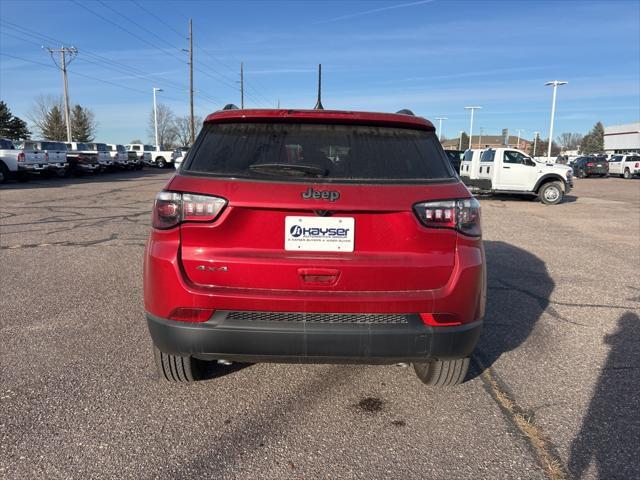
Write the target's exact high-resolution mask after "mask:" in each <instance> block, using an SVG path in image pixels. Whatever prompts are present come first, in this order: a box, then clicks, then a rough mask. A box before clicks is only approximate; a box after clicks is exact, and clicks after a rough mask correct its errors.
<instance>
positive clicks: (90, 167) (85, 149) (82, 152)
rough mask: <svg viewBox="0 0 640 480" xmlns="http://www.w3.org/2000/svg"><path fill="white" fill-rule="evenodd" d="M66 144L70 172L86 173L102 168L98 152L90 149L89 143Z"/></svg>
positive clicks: (74, 173) (76, 173) (95, 171)
mask: <svg viewBox="0 0 640 480" xmlns="http://www.w3.org/2000/svg"><path fill="white" fill-rule="evenodd" d="M65 145H66V146H67V161H68V162H69V173H71V174H73V175H84V174H85V173H98V172H99V171H100V170H101V167H100V163H99V162H98V152H96V151H93V150H90V149H89V146H88V145H87V144H85V143H79V142H69V143H66V144H65Z"/></svg>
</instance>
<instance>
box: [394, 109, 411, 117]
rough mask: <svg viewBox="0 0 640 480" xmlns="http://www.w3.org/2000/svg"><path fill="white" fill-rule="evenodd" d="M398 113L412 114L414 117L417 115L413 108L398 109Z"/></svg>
mask: <svg viewBox="0 0 640 480" xmlns="http://www.w3.org/2000/svg"><path fill="white" fill-rule="evenodd" d="M396 114H398V115H411V116H412V117H415V116H416V115H415V113H413V112H412V111H411V110H409V109H408V108H403V109H402V110H398V111H397V112H396Z"/></svg>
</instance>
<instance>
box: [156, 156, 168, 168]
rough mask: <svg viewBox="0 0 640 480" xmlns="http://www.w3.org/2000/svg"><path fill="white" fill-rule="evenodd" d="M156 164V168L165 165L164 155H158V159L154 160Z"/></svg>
mask: <svg viewBox="0 0 640 480" xmlns="http://www.w3.org/2000/svg"><path fill="white" fill-rule="evenodd" d="M156 165H158V168H165V167H166V166H167V162H166V160H165V159H164V157H158V159H157V160H156Z"/></svg>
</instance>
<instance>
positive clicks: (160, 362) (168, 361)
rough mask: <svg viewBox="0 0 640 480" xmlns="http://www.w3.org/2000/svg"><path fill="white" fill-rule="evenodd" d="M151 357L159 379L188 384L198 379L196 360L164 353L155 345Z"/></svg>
mask: <svg viewBox="0 0 640 480" xmlns="http://www.w3.org/2000/svg"><path fill="white" fill-rule="evenodd" d="M153 356H154V357H155V360H156V368H157V370H158V373H159V374H160V378H164V379H165V380H167V381H169V382H176V383H190V382H194V381H196V380H199V379H200V375H199V373H200V372H199V370H198V365H197V363H196V362H197V360H195V359H193V358H191V357H183V356H180V355H171V354H169V353H164V352H161V351H160V350H159V349H158V347H156V346H155V345H154V346H153Z"/></svg>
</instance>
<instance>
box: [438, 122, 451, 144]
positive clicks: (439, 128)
mask: <svg viewBox="0 0 640 480" xmlns="http://www.w3.org/2000/svg"><path fill="white" fill-rule="evenodd" d="M436 120H438V140H440V141H442V121H443V120H449V119H448V118H447V117H438V118H436Z"/></svg>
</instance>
